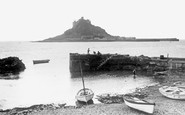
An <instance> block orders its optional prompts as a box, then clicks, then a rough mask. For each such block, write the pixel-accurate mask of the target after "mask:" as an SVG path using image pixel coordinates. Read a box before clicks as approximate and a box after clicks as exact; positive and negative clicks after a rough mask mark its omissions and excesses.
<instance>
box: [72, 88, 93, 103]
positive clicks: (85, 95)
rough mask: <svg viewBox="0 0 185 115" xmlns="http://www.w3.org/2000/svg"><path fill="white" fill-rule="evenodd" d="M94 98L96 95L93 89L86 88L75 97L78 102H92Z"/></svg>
mask: <svg viewBox="0 0 185 115" xmlns="http://www.w3.org/2000/svg"><path fill="white" fill-rule="evenodd" d="M93 97H94V93H93V91H92V90H91V89H88V88H85V90H84V89H81V90H80V91H78V93H77V95H76V96H75V98H76V99H77V100H78V101H83V102H88V101H89V100H91V99H92V98H93Z"/></svg>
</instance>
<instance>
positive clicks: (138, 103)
mask: <svg viewBox="0 0 185 115" xmlns="http://www.w3.org/2000/svg"><path fill="white" fill-rule="evenodd" d="M123 99H124V102H125V104H126V105H127V106H129V107H131V108H133V109H137V110H139V111H143V112H146V113H149V114H152V113H153V112H154V107H155V103H151V102H148V101H145V100H141V99H138V98H135V97H129V98H125V97H124V98H123Z"/></svg>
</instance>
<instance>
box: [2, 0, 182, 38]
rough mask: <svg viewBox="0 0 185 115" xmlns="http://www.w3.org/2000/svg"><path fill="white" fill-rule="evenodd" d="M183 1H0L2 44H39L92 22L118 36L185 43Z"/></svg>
mask: <svg viewBox="0 0 185 115" xmlns="http://www.w3.org/2000/svg"><path fill="white" fill-rule="evenodd" d="M184 3H185V2H184V1H183V0H0V41H37V40H43V39H47V38H50V37H55V36H57V35H61V34H63V33H64V32H65V31H66V30H67V29H70V28H72V23H73V21H77V20H78V19H80V18H81V17H84V18H85V19H89V20H90V21H91V23H92V24H93V25H96V26H100V27H101V28H103V29H105V30H106V32H107V33H109V34H111V35H115V36H125V37H136V38H166V37H170V38H171V37H173V38H178V39H185V32H184V31H185V16H184V14H185V7H184Z"/></svg>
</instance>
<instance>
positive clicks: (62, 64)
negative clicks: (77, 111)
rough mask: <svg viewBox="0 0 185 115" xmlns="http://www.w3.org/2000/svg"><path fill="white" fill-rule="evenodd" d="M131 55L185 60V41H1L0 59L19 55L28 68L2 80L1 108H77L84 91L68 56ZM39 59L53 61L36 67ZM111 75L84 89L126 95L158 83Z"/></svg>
mask: <svg viewBox="0 0 185 115" xmlns="http://www.w3.org/2000/svg"><path fill="white" fill-rule="evenodd" d="M88 48H90V53H93V51H95V52H98V51H99V52H101V53H102V54H106V53H110V54H116V53H117V54H129V55H131V56H139V55H145V56H151V57H159V56H160V55H164V56H169V57H181V58H185V53H184V51H185V41H183V40H181V41H177V42H169V41H165V42H25V41H24V42H23V41H22V42H0V58H6V57H9V56H16V57H19V59H21V60H22V62H23V63H24V64H25V66H26V69H25V71H23V72H22V73H20V75H19V77H20V78H19V79H16V80H15V79H14V80H4V79H0V109H3V110H4V109H11V108H14V107H28V106H32V105H36V104H51V103H66V104H67V105H75V101H76V99H75V95H76V93H77V92H78V91H79V90H80V89H82V88H83V85H82V79H81V78H80V77H75V78H74V77H71V73H70V70H69V53H80V54H86V53H87V49H88ZM36 59H39V60H40V59H50V62H49V63H45V64H36V65H34V64H33V60H36ZM121 73H124V71H123V72H118V73H116V72H112V73H111V74H110V72H109V73H106V72H104V73H100V74H92V75H91V74H90V75H88V76H86V77H85V78H84V81H85V87H87V88H90V89H91V90H93V92H94V94H95V96H94V98H93V101H94V103H99V102H98V101H97V100H96V99H95V98H96V95H101V94H104V93H117V94H125V93H129V92H132V91H134V90H135V89H136V88H142V87H145V86H148V85H152V84H156V83H157V81H156V80H154V79H153V78H152V77H148V76H145V75H138V76H137V78H136V79H133V75H132V73H131V74H121Z"/></svg>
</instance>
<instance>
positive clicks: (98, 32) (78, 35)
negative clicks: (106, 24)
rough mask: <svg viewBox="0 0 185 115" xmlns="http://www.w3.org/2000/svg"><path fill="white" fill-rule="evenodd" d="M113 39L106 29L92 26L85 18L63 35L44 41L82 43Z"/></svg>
mask: <svg viewBox="0 0 185 115" xmlns="http://www.w3.org/2000/svg"><path fill="white" fill-rule="evenodd" d="M105 38H106V40H108V39H110V38H113V36H111V35H110V34H108V33H107V32H106V31H105V30H104V29H102V28H101V27H98V26H94V25H92V24H91V22H90V21H89V20H85V19H84V18H83V17H82V18H81V19H79V20H78V21H74V22H73V27H72V28H71V29H68V30H66V31H65V32H64V33H63V34H62V35H58V36H56V37H53V38H48V39H45V40H43V41H48V42H60V41H81V40H83V41H84V40H94V39H99V40H101V39H105Z"/></svg>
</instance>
